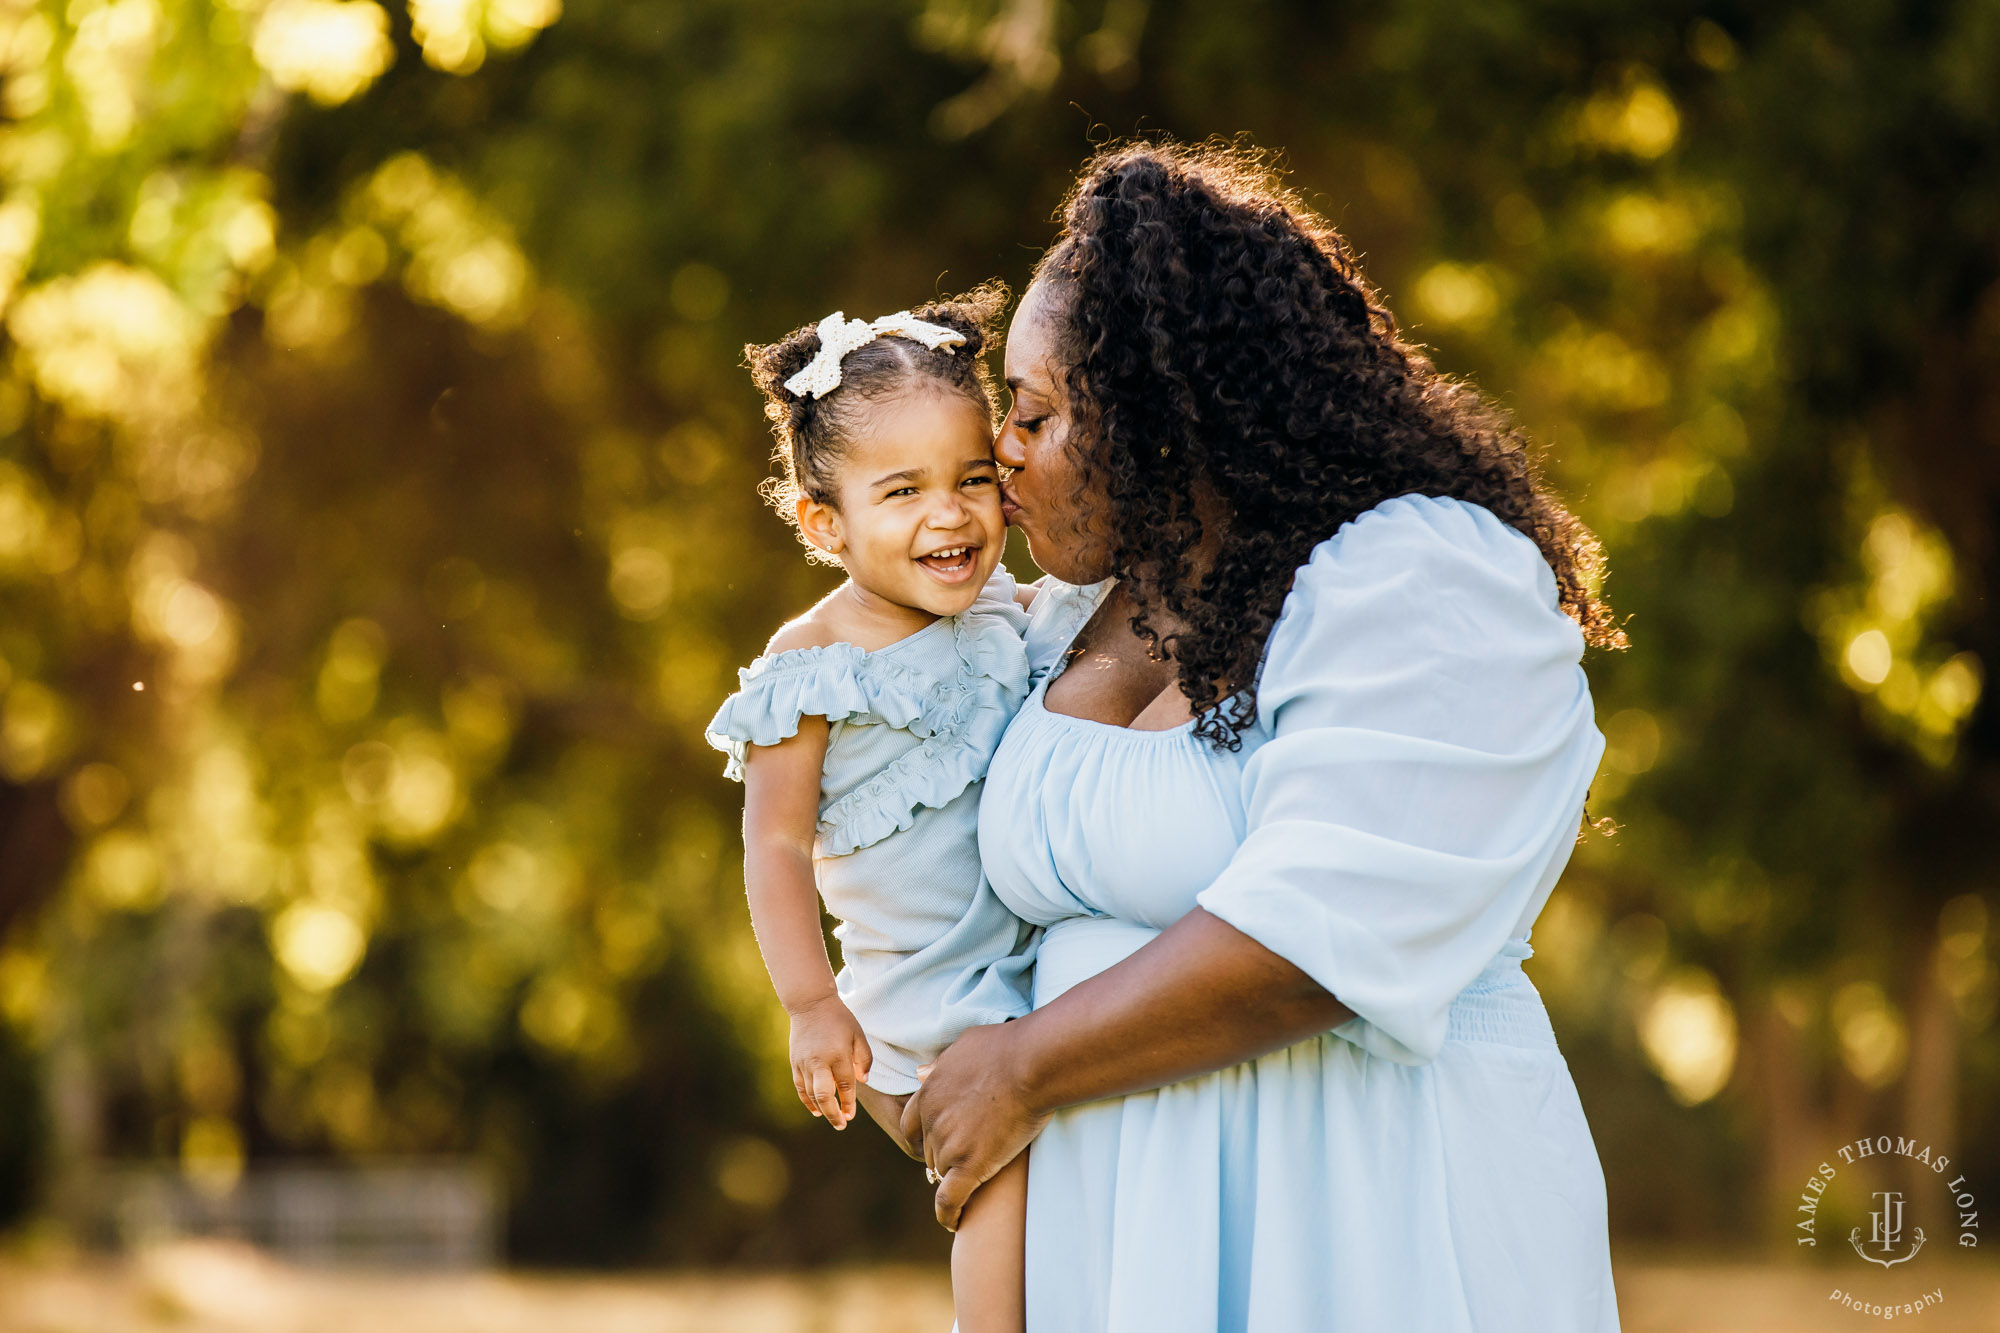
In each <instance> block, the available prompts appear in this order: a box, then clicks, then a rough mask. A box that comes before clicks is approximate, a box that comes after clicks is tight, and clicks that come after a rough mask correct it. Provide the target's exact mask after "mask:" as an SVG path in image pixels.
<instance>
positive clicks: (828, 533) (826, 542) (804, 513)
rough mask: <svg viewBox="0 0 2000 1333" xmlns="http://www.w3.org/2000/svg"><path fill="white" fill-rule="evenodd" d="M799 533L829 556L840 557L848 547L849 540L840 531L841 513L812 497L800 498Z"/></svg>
mask: <svg viewBox="0 0 2000 1333" xmlns="http://www.w3.org/2000/svg"><path fill="white" fill-rule="evenodd" d="M798 519H799V531H800V532H802V533H804V534H805V539H806V541H808V542H809V543H811V544H812V545H813V546H815V547H817V548H818V549H820V550H822V551H825V552H826V553H827V554H828V555H839V554H840V553H841V551H843V550H844V549H846V547H847V538H846V537H844V536H843V535H842V534H841V531H840V511H839V510H838V509H835V508H834V507H833V506H832V505H830V504H822V503H820V502H819V501H818V500H815V499H813V498H812V497H811V496H810V495H801V496H800V497H799V498H798Z"/></svg>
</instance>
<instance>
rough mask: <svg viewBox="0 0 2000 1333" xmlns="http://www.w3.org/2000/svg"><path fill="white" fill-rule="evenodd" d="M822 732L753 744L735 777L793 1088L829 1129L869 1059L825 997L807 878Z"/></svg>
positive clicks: (812, 720)
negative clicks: (785, 1025) (786, 1018)
mask: <svg viewBox="0 0 2000 1333" xmlns="http://www.w3.org/2000/svg"><path fill="white" fill-rule="evenodd" d="M828 732H829V728H828V726H827V721H826V719H825V718H823V717H802V718H800V719H799V730H798V734H797V735H796V736H792V737H790V738H788V739H786V740H783V741H780V742H779V743H778V744H776V745H753V746H751V747H750V751H749V755H748V757H747V758H746V760H745V763H744V774H743V788H744V793H743V884H744V889H745V891H746V893H747V895H748V897H749V899H750V924H751V926H752V927H753V928H754V929H755V930H756V932H757V947H758V949H759V950H761V951H762V952H763V955H764V967H765V968H766V970H768V971H769V972H770V974H771V984H772V985H773V986H775V987H776V988H777V991H778V1002H779V1003H780V1004H782V1005H784V1006H785V1012H786V1013H787V1014H789V1015H790V1016H791V1020H792V1036H791V1059H792V1086H793V1087H794V1088H796V1089H797V1090H798V1094H799V1100H800V1101H801V1102H803V1103H805V1107H806V1109H807V1110H808V1111H811V1112H812V1113H813V1114H814V1115H817V1116H824V1117H825V1118H826V1120H827V1122H828V1123H829V1124H831V1125H832V1126H833V1127H834V1128H835V1129H845V1128H847V1124H848V1122H849V1121H850V1120H852V1119H853V1118H854V1090H855V1085H856V1084H857V1083H858V1082H859V1081H860V1080H862V1079H865V1078H867V1076H868V1067H869V1065H870V1063H871V1062H872V1058H873V1057H872V1053H871V1052H870V1051H869V1049H868V1039H867V1038H866V1037H865V1036H863V1035H862V1032H861V1025H860V1024H859V1023H857V1022H856V1021H855V1019H854V1015H853V1014H852V1013H850V1012H849V1011H848V1008H847V1006H846V1005H845V1004H844V1003H842V1002H841V999H840V996H839V995H838V994H837V993H836V992H835V990H834V984H833V965H832V963H831V962H829V961H828V959H827V956H826V936H825V934H824V932H823V930H822V927H821V924H820V903H819V887H818V885H817V883H816V882H815V881H814V878H813V830H814V828H815V826H816V825H817V823H818V821H819V779H820V770H821V769H822V768H823V767H824V766H825V764H826V745H827V736H828Z"/></svg>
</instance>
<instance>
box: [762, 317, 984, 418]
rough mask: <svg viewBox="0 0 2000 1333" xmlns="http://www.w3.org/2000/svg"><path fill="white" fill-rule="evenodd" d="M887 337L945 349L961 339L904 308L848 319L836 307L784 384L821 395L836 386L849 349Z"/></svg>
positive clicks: (953, 331)
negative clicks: (814, 347) (811, 351)
mask: <svg viewBox="0 0 2000 1333" xmlns="http://www.w3.org/2000/svg"><path fill="white" fill-rule="evenodd" d="M889 337H896V338H909V339H911V340H912V341H915V342H920V343H922V344H923V345H924V346H926V347H928V348H931V349H932V350H933V351H935V350H936V349H937V348H940V347H942V348H944V349H945V350H947V351H949V350H951V349H952V348H954V347H959V346H962V345H963V344H964V342H965V335H964V334H962V333H960V332H959V331H958V330H957V329H948V328H946V327H945V326H944V325H942V324H932V323H929V322H928V321H926V320H921V319H918V318H917V317H916V316H915V315H913V314H911V313H910V312H909V311H907V310H898V311H897V312H896V313H895V314H893V315H884V316H882V318H880V319H878V320H874V321H873V322H870V321H869V320H865V319H848V318H846V317H845V316H844V315H842V314H841V313H840V311H838V310H836V311H834V312H833V313H832V314H831V315H828V316H827V317H826V318H825V319H823V320H821V321H820V322H819V351H818V352H816V353H814V355H813V359H812V360H811V361H808V362H807V363H806V368H805V369H804V370H801V371H800V372H799V373H798V374H796V375H794V376H792V377H791V378H790V379H788V380H786V381H785V388H786V389H787V390H788V391H790V392H791V393H792V394H794V395H796V396H797V397H800V398H807V397H811V398H824V397H826V396H827V395H828V394H830V393H832V392H833V391H834V390H835V389H838V388H839V387H840V363H841V362H842V361H843V360H845V359H846V357H847V354H848V353H849V352H852V351H854V350H855V349H856V348H859V347H865V346H867V345H868V344H869V343H871V342H874V341H875V340H876V339H877V338H889Z"/></svg>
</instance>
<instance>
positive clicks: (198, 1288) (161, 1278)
mask: <svg viewBox="0 0 2000 1333" xmlns="http://www.w3.org/2000/svg"><path fill="white" fill-rule="evenodd" d="M1838 1271H1839V1272H1842V1273H1844V1272H1845V1271H1846V1270H1838ZM1877 1276H1878V1277H1882V1278H1888V1285H1884V1284H1883V1283H1882V1282H1877V1283H1876V1284H1875V1286H1874V1287H1873V1288H1869V1289H1867V1290H1866V1294H1868V1295H1870V1296H1872V1297H1873V1299H1875V1300H1878V1301H1879V1300H1884V1299H1889V1298H1890V1297H1892V1296H1894V1297H1896V1298H1898V1299H1901V1298H1902V1297H1904V1296H1905V1295H1907V1296H1909V1297H1911V1298H1914V1297H1915V1295H1916V1293H1917V1292H1918V1291H1920V1290H1922V1289H1924V1288H1930V1289H1939V1290H1942V1292H1943V1296H1944V1299H1943V1300H1942V1301H1941V1302H1940V1303H1938V1304H1935V1305H1933V1306H1931V1307H1930V1308H1928V1309H1925V1310H1923V1311H1921V1312H1919V1313H1916V1314H1911V1315H1905V1316H1901V1317H1900V1318H1899V1319H1897V1320H1895V1321H1885V1320H1883V1319H1881V1318H1880V1317H1879V1316H1875V1315H1869V1314H1866V1313H1861V1312H1857V1311H1855V1310H1852V1309H1849V1308H1846V1307H1844V1306H1842V1305H1840V1304H1838V1303H1836V1302H1833V1301H1829V1299H1828V1292H1829V1291H1830V1290H1832V1289H1833V1288H1834V1287H1835V1286H1836V1285H1838V1282H1836V1281H1835V1280H1833V1279H1832V1278H1831V1277H1830V1276H1828V1275H1822V1274H1821V1273H1819V1272H1817V1271H1814V1270H1805V1269H1792V1268H1778V1267H1765V1266H1757V1265H1748V1264H1730V1263H1723V1262H1660V1261H1641V1260H1636V1259H1634V1260H1627V1261H1625V1262H1622V1263H1621V1264H1620V1265H1619V1270H1618V1282H1619V1300H1620V1305H1621V1309H1622V1315H1623V1322H1624V1327H1625V1329H1626V1333H1751V1331H1752V1330H1754V1331H1755V1333H1821V1331H1822V1330H1834V1329H1856V1328H1874V1327H1879V1326H1880V1325H1882V1324H1883V1323H1885V1322H1895V1323H1898V1324H1901V1325H1903V1326H1909V1325H1908V1323H1907V1321H1908V1320H1912V1319H1914V1320H1915V1321H1916V1323H1915V1325H1914V1327H1916V1328H1918V1329H1921V1330H1923V1331H1924V1333H1974V1330H1978V1331H1979V1333H1987V1331H1989V1330H2000V1269H1996V1268H1993V1267H1990V1266H1989V1267H1965V1268H1949V1269H1943V1270H1933V1271H1932V1273H1931V1274H1930V1275H1929V1276H1928V1277H1923V1276H1912V1277H1910V1278H1907V1279H1904V1280H1900V1281H1898V1280H1896V1279H1894V1278H1890V1277H1889V1275H1877ZM1841 1280H1843V1281H1845V1280H1850V1279H1848V1278H1843V1279H1841ZM1851 1280H1854V1281H1855V1287H1856V1289H1857V1292H1858V1293H1859V1292H1861V1291H1862V1287H1861V1279H1860V1278H1853V1279H1851ZM1904 1288H1908V1291H1907V1293H1906V1292H1905V1291H1904ZM950 1325H951V1298H950V1291H949V1288H948V1286H947V1283H946V1279H945V1275H944V1273H943V1272H942V1271H941V1270H933V1269H915V1268H874V1269H862V1270H849V1271H838V1272H830V1273H821V1274H810V1275H766V1276H736V1275H730V1276H723V1275H630V1276H600V1277H576V1276H552V1275H543V1274H520V1273H474V1274H393V1273H357V1272H329V1271H309V1270H299V1269H293V1268H287V1267H285V1266H283V1265H280V1264H277V1263H275V1262H272V1261H271V1260H268V1259H265V1258H263V1257H261V1256H259V1255H258V1254H256V1253H254V1252H252V1251H249V1250H245V1249H241V1248H237V1247H232V1246H228V1245H217V1244H183V1245H175V1246H168V1247H163V1248H160V1249H157V1250H154V1251H151V1252H149V1253H147V1254H144V1255H142V1256H140V1257H138V1258H136V1259H134V1260H131V1261H129V1262H119V1263H87V1262H80V1261H61V1262H55V1261H43V1262H29V1261H25V1260H19V1259H16V1260H11V1261H0V1333H155V1331H156V1330H157V1331H159V1333H165V1331H167V1330H175V1331H176V1333H545V1331H548V1330H560V1331H561V1333H571V1331H572V1330H574V1331H576V1333H945V1330H947V1329H948V1328H949V1327H950ZM1329 1327H1338V1324H1337V1319H1336V1320H1329ZM1301 1333H1305V1331H1301ZM1385 1333H1386V1331H1385ZM1394 1333H1414V1331H1405V1330H1395V1331H1394Z"/></svg>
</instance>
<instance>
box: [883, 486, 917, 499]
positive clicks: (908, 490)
mask: <svg viewBox="0 0 2000 1333" xmlns="http://www.w3.org/2000/svg"><path fill="white" fill-rule="evenodd" d="M916 493H917V488H916V487H914V486H898V487H897V488H896V489H895V490H893V491H890V492H889V496H888V498H889V499H891V500H893V499H895V498H896V497H897V496H899V495H915V494H916Z"/></svg>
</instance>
